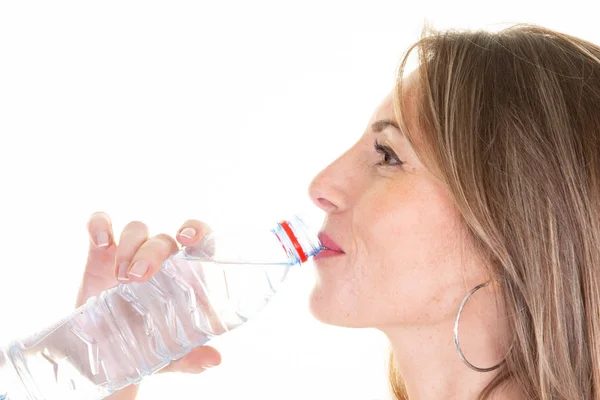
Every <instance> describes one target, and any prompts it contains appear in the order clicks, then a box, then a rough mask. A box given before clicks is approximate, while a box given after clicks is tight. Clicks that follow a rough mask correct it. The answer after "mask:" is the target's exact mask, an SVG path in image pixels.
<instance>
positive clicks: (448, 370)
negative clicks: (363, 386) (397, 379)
mask: <svg viewBox="0 0 600 400" xmlns="http://www.w3.org/2000/svg"><path fill="white" fill-rule="evenodd" d="M486 303H487V304H486ZM490 307H491V308H490ZM492 310H493V311H492ZM457 311H458V306H457ZM498 315H502V314H499V313H498V312H497V309H496V308H495V307H494V304H493V303H490V302H489V301H478V302H477V304H472V305H469V308H468V309H467V307H465V309H464V310H463V313H462V315H461V317H460V325H459V341H460V346H461V349H462V351H463V354H464V356H465V358H466V359H467V360H468V361H469V362H470V363H471V364H473V365H475V366H476V367H479V368H488V367H492V366H495V365H496V364H498V363H499V362H500V361H501V360H502V359H503V358H504V357H505V355H506V353H507V352H508V348H509V346H506V344H504V343H503V340H502V339H503V338H505V332H506V331H507V326H506V323H505V321H500V319H499V318H498ZM455 317H456V315H452V316H449V317H448V318H447V319H445V320H442V321H438V322H436V323H430V324H421V325H417V326H415V325H413V326H392V327H382V328H380V330H381V331H383V332H384V333H385V334H386V336H387V337H388V339H389V340H390V343H391V346H392V351H393V352H394V358H395V362H396V368H397V369H398V371H399V373H400V375H401V376H402V380H403V382H404V386H405V388H406V391H407V394H408V398H409V399H410V400H429V399H432V400H433V399H461V400H464V399H477V398H478V395H479V393H481V391H482V390H483V389H484V388H485V387H486V386H487V384H488V383H489V382H490V381H491V380H492V379H493V378H494V377H495V376H496V375H497V374H498V371H499V370H500V369H495V370H493V371H490V372H479V371H476V370H473V369H471V368H470V367H468V366H467V365H466V364H465V363H464V362H463V361H462V360H461V359H460V357H459V355H458V352H457V350H456V345H455V343H454V332H453V329H454V318H455ZM493 398H494V399H518V398H520V396H519V394H518V391H516V390H512V391H509V390H508V388H506V390H500V389H499V390H498V393H497V394H496V395H495V396H494V397H493Z"/></svg>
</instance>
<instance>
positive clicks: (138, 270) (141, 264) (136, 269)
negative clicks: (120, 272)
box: [129, 260, 150, 278]
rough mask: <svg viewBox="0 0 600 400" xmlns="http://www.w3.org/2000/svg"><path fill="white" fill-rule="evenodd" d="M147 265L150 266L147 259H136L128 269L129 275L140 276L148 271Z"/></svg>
mask: <svg viewBox="0 0 600 400" xmlns="http://www.w3.org/2000/svg"><path fill="white" fill-rule="evenodd" d="M149 266H150V264H148V262H147V261H144V260H140V261H137V262H136V263H135V264H133V267H131V269H130V270H129V276H135V277H136V278H141V277H142V276H144V274H145V273H146V272H147V271H148V267H149Z"/></svg>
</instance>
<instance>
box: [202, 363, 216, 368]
mask: <svg viewBox="0 0 600 400" xmlns="http://www.w3.org/2000/svg"><path fill="white" fill-rule="evenodd" d="M217 365H218V364H204V368H213V367H216V366H217Z"/></svg>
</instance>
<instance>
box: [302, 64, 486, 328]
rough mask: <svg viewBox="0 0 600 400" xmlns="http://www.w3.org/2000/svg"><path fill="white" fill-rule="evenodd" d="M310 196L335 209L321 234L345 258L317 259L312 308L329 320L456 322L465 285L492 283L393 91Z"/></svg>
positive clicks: (409, 86)
mask: <svg viewBox="0 0 600 400" xmlns="http://www.w3.org/2000/svg"><path fill="white" fill-rule="evenodd" d="M415 77H416V72H413V73H412V74H410V75H409V76H408V77H407V78H405V95H404V98H403V99H402V102H403V110H404V113H405V119H406V123H407V124H408V125H409V129H411V132H413V133H414V134H413V136H416V140H417V143H418V140H419V128H418V127H417V126H416V125H415V122H416V120H417V118H416V115H415V107H414V106H413V104H412V102H413V101H414V99H415V93H416V86H415V85H414V82H415V81H416V80H415ZM392 93H393V92H392ZM335 134H345V133H343V132H336V133H335ZM310 196H311V198H312V200H313V201H314V202H315V203H316V204H317V205H318V206H319V207H320V208H322V209H323V210H324V211H326V213H327V216H326V219H325V222H324V225H323V228H322V232H323V233H324V234H325V235H327V236H329V237H330V238H331V239H332V240H333V242H335V243H336V244H337V246H338V247H339V248H341V250H342V251H343V252H344V253H343V254H339V255H333V256H330V257H317V259H316V260H315V261H314V263H315V266H316V270H317V274H316V275H317V276H316V284H315V287H314V288H313V291H312V293H311V299H310V305H311V311H312V313H313V315H314V316H315V317H316V318H317V319H319V320H321V321H323V322H325V323H329V324H334V325H341V326H350V327H378V328H383V327H386V326H392V325H394V326H397V325H417V324H427V323H435V322H439V321H441V320H446V319H448V318H454V316H455V315H456V311H457V308H458V304H460V301H461V300H462V298H463V297H464V295H465V289H467V290H468V289H470V288H472V287H473V286H475V285H477V284H479V283H481V282H483V281H484V280H485V278H484V275H483V271H482V268H481V263H480V262H478V261H476V260H475V256H474V254H473V252H472V251H470V250H469V247H468V245H467V243H468V242H467V240H466V237H465V235H464V234H463V233H462V230H461V228H460V227H461V224H460V215H459V212H458V210H457V209H456V207H455V206H454V204H453V201H452V198H451V196H450V194H449V192H448V190H447V189H446V188H445V187H444V186H443V185H442V184H441V183H440V182H439V181H437V180H436V179H435V178H434V177H433V176H432V174H431V173H430V172H429V171H428V170H427V169H426V168H425V167H424V166H423V164H421V162H420V161H419V159H418V158H417V155H416V153H415V152H414V150H413V149H412V148H411V146H410V145H409V142H408V140H407V139H406V138H405V137H404V136H403V133H402V132H401V131H400V130H399V129H398V128H397V122H396V118H395V116H394V112H393V98H392V94H390V95H388V96H387V97H386V98H385V99H383V101H382V103H381V104H380V106H379V107H378V108H377V109H376V110H375V112H374V114H373V116H372V117H371V120H370V121H369V123H368V125H367V128H366V130H365V132H364V134H363V135H362V137H361V138H360V139H359V140H358V142H357V143H356V144H355V145H354V146H352V147H351V148H350V149H349V150H348V151H346V152H345V153H344V154H342V155H341V156H340V157H339V158H338V159H337V160H335V161H334V162H333V163H332V164H330V165H329V166H328V167H327V168H325V169H324V170H323V171H322V172H320V173H319V174H318V175H317V176H316V177H315V178H314V180H313V182H312V183H311V185H310ZM469 285H470V286H469Z"/></svg>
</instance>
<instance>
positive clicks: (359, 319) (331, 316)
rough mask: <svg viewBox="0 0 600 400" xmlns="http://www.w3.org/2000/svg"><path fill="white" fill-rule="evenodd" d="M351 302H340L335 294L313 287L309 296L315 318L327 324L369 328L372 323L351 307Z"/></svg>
mask: <svg viewBox="0 0 600 400" xmlns="http://www.w3.org/2000/svg"><path fill="white" fill-rule="evenodd" d="M349 303H351V302H340V301H339V300H338V299H336V297H335V296H333V295H331V294H329V293H327V292H325V291H323V290H321V289H320V288H319V287H318V286H315V287H313V289H312V292H311V294H310V297H309V309H310V313H311V314H312V316H313V317H315V319H317V320H318V321H320V322H322V323H324V324H327V325H334V326H340V327H344V328H368V327H370V326H372V325H369V324H368V321H366V320H365V318H363V316H361V315H360V313H358V312H357V310H356V308H353V307H351V305H350V304H349Z"/></svg>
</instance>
